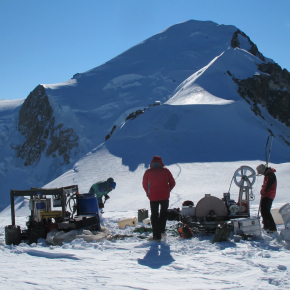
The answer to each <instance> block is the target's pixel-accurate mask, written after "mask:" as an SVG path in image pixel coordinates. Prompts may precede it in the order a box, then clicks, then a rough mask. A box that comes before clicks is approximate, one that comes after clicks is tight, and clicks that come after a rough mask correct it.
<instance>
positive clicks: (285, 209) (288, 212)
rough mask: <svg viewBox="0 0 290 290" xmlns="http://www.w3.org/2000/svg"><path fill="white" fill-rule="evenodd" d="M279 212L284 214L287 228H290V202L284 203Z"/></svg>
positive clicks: (283, 217)
mask: <svg viewBox="0 0 290 290" xmlns="http://www.w3.org/2000/svg"><path fill="white" fill-rule="evenodd" d="M279 214H280V215H281V216H282V219H283V221H284V225H285V228H290V204H289V203H286V204H284V205H283V206H282V207H281V208H280V210H279Z"/></svg>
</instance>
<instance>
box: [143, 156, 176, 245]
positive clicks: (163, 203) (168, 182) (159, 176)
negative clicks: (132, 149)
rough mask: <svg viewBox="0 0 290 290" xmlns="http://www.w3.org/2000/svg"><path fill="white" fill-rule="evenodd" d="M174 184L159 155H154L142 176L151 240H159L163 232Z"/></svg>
mask: <svg viewBox="0 0 290 290" xmlns="http://www.w3.org/2000/svg"><path fill="white" fill-rule="evenodd" d="M174 186H175V180H174V178H173V176H172V174H171V172H170V171H169V169H167V168H166V167H164V164H163V162H162V159H161V157H160V156H154V157H153V159H152V161H151V163H150V168H149V169H147V170H146V171H145V173H144V176H143V188H144V190H145V192H146V194H147V197H148V199H149V200H150V208H151V224H152V229H153V240H160V239H161V234H165V227H166V221H167V209H168V206H169V197H170V191H171V190H172V189H173V187H174ZM159 206H160V211H159Z"/></svg>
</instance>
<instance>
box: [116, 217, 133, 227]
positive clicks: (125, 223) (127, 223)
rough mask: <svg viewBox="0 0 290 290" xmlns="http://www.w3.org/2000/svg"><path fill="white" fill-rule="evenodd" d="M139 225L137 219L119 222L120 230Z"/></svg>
mask: <svg viewBox="0 0 290 290" xmlns="http://www.w3.org/2000/svg"><path fill="white" fill-rule="evenodd" d="M137 223H138V221H137V218H136V217H133V218H126V219H122V220H119V221H118V225H119V228H121V229H124V228H125V227H126V226H136V225H137Z"/></svg>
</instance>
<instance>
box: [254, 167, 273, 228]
mask: <svg viewBox="0 0 290 290" xmlns="http://www.w3.org/2000/svg"><path fill="white" fill-rule="evenodd" d="M256 170H257V173H258V175H259V174H262V175H264V181H263V185H262V188H261V191H260V194H261V202H260V208H261V215H262V218H263V223H264V230H266V231H269V232H276V231H277V228H276V224H275V221H274V219H273V216H272V214H271V207H272V203H273V200H274V198H275V196H276V188H277V178H276V175H275V172H276V170H275V169H274V168H271V167H266V166H265V165H264V164H260V165H259V166H257V168H256Z"/></svg>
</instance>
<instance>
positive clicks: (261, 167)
mask: <svg viewBox="0 0 290 290" xmlns="http://www.w3.org/2000/svg"><path fill="white" fill-rule="evenodd" d="M256 170H257V172H258V174H257V175H259V174H264V173H265V170H266V166H265V165H264V164H260V165H258V166H257V168H256Z"/></svg>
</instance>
